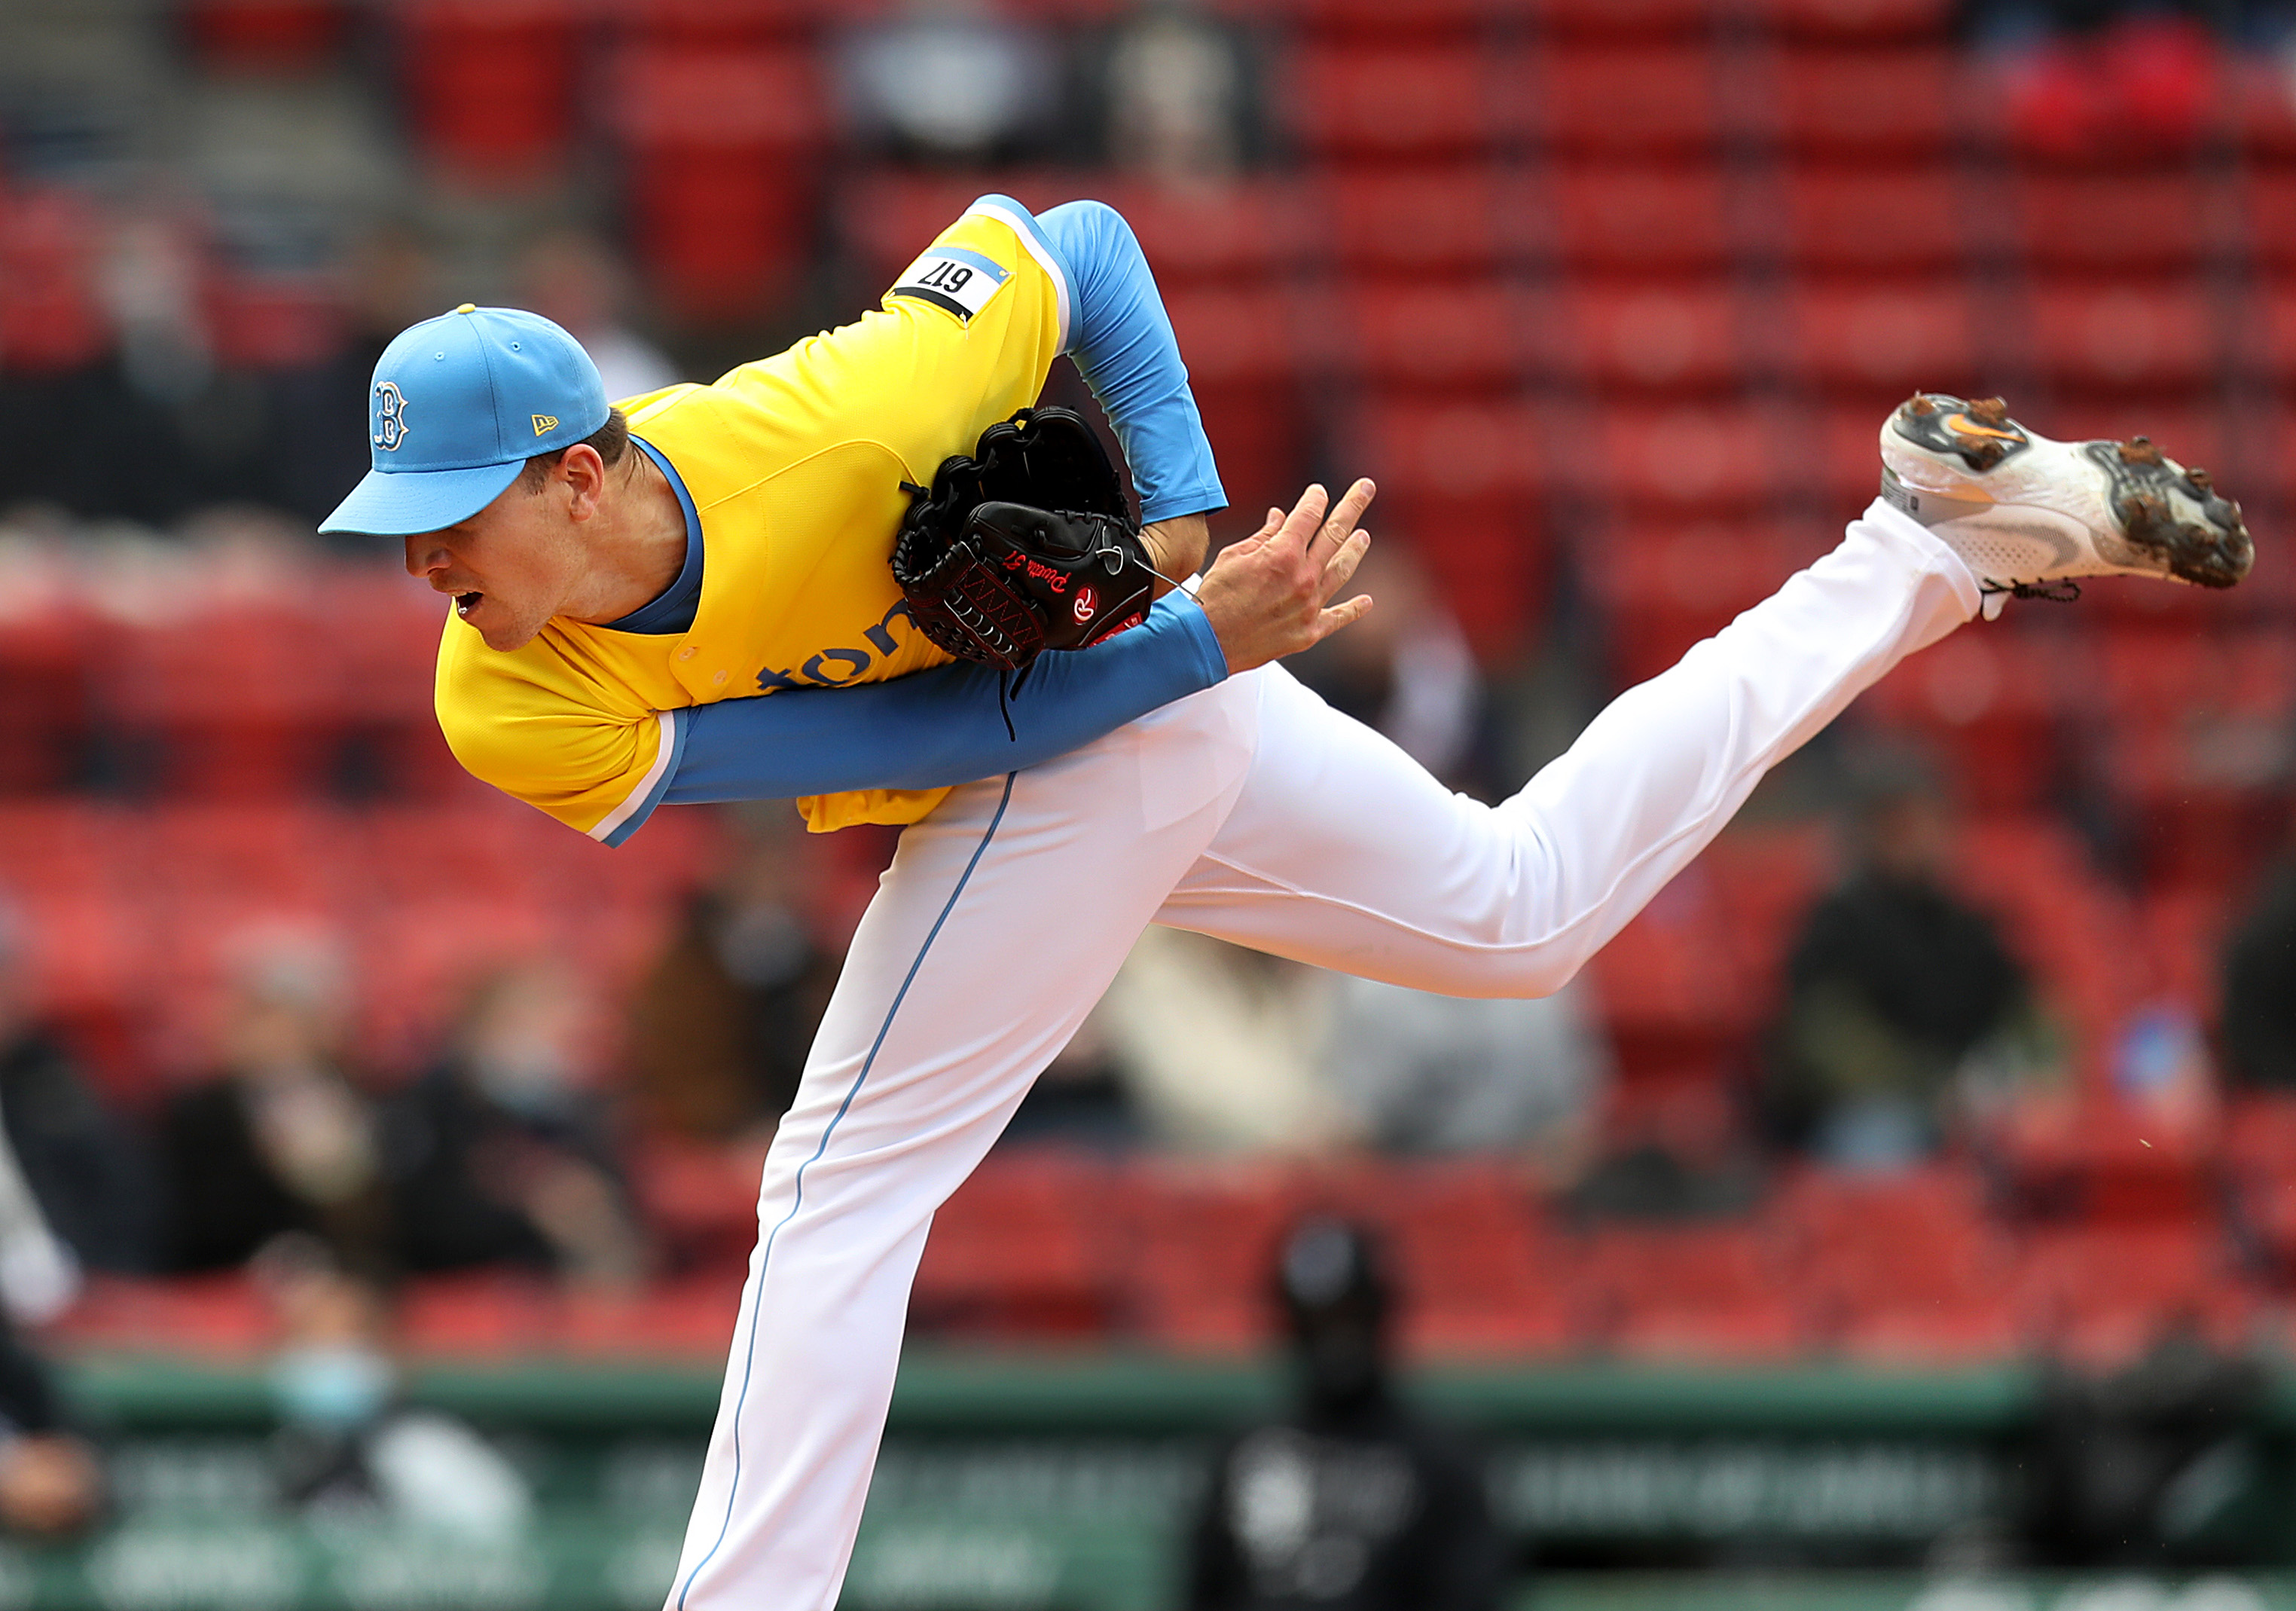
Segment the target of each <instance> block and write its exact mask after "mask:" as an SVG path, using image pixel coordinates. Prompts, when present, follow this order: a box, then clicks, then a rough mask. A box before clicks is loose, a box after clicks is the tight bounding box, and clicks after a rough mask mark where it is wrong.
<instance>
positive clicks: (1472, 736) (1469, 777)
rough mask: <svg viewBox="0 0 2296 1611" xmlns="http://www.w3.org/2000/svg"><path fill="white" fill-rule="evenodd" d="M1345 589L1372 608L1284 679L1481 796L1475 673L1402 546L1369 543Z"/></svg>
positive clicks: (1482, 757) (1454, 625)
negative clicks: (1364, 596) (1374, 604)
mask: <svg viewBox="0 0 2296 1611" xmlns="http://www.w3.org/2000/svg"><path fill="white" fill-rule="evenodd" d="M1348 591H1349V593H1350V594H1354V593H1368V594H1370V595H1371V596H1373V597H1374V598H1376V599H1377V600H1378V601H1379V608H1378V609H1376V610H1374V611H1373V612H1371V613H1370V614H1369V615H1366V616H1365V617H1364V619H1363V620H1362V621H1358V622H1357V623H1356V624H1355V625H1354V626H1352V627H1350V628H1349V629H1347V630H1346V631H1345V632H1341V633H1336V634H1334V635H1333V636H1332V637H1327V638H1325V639H1324V641H1323V643H1321V644H1320V645H1317V646H1316V648H1314V649H1313V650H1311V651H1309V652H1308V653H1305V654H1302V655H1300V656H1299V657H1297V658H1296V659H1295V660H1293V661H1292V662H1291V664H1292V670H1293V673H1294V674H1295V675H1296V676H1297V677H1298V678H1300V681H1302V682H1304V683H1306V684H1307V685H1308V686H1309V687H1311V688H1313V689H1315V691H1316V693H1318V694H1320V695H1323V696H1324V703H1327V704H1329V705H1331V706H1332V708H1333V709H1334V710H1337V711H1344V712H1345V713H1346V714H1348V715H1349V716H1352V717H1354V718H1355V719H1357V721H1360V722H1362V723H1364V724H1365V726H1366V727H1376V728H1377V729H1378V730H1379V731H1380V732H1382V733H1384V734H1385V735H1386V736H1388V737H1390V738H1391V739H1393V740H1394V741H1395V743H1396V744H1398V746H1399V747H1400V748H1401V749H1402V750H1403V751H1404V752H1405V753H1406V754H1407V755H1409V756H1410V757H1411V758H1412V759H1413V760H1415V761H1417V762H1418V763H1419V764H1420V765H1421V766H1423V767H1425V768H1426V769H1428V770H1429V771H1430V772H1432V773H1433V774H1434V775H1435V776H1436V777H1439V778H1440V779H1442V780H1443V782H1445V783H1447V784H1448V785H1451V786H1453V787H1454V788H1464V789H1466V790H1467V791H1468V792H1469V793H1475V794H1478V795H1483V796H1486V797H1488V795H1489V794H1490V789H1489V777H1488V774H1489V770H1490V768H1489V764H1488V755H1487V754H1486V753H1485V752H1486V751H1487V750H1488V743H1487V736H1486V734H1485V731H1484V722H1485V713H1484V703H1483V681H1482V673H1481V672H1480V670H1478V669H1477V667H1476V665H1475V657H1474V654H1473V653H1472V651H1470V650H1469V649H1468V647H1467V640H1466V637H1465V636H1464V634H1463V633H1461V631H1460V630H1459V623H1458V622H1457V621H1456V620H1455V619H1453V617H1452V615H1451V612H1449V610H1447V608H1445V607H1444V604H1443V602H1442V600H1441V598H1440V597H1439V596H1438V595H1437V593H1436V591H1435V589H1434V588H1433V587H1431V585H1430V584H1429V582H1428V579H1427V574H1426V572H1425V571H1423V570H1421V569H1420V568H1419V566H1418V564H1417V563H1416V562H1415V561H1414V560H1413V559H1412V557H1411V555H1410V552H1409V550H1408V549H1406V548H1405V547H1402V546H1401V545H1399V544H1396V543H1384V544H1376V545H1374V547H1373V548H1372V550H1371V552H1370V553H1369V554H1367V555H1365V557H1364V562H1363V565H1362V567H1361V568H1360V569H1358V570H1357V572H1356V578H1355V580H1354V582H1353V583H1352V584H1350V586H1349V589H1348ZM1374 622H1376V623H1377V624H1376V625H1374Z"/></svg>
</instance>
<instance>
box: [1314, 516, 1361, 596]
mask: <svg viewBox="0 0 2296 1611" xmlns="http://www.w3.org/2000/svg"><path fill="white" fill-rule="evenodd" d="M1370 547H1371V533H1370V532H1368V531H1360V530H1359V531H1357V532H1355V533H1354V534H1352V535H1351V536H1349V538H1348V539H1347V540H1346V541H1345V542H1343V543H1341V545H1340V547H1339V550H1338V552H1336V553H1334V554H1333V555H1332V557H1331V558H1330V560H1329V561H1327V562H1326V563H1324V591H1323V595H1322V596H1323V597H1324V598H1326V599H1328V598H1330V597H1331V596H1332V595H1333V594H1334V593H1337V592H1338V591H1339V590H1340V589H1341V588H1344V587H1346V586H1347V585H1348V582H1349V579H1350V578H1352V577H1353V576H1354V575H1355V573H1356V567H1357V565H1359V564H1361V563H1363V556H1364V555H1365V551H1367V550H1368V549H1369V548H1370Z"/></svg>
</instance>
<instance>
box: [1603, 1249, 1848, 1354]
mask: <svg viewBox="0 0 2296 1611" xmlns="http://www.w3.org/2000/svg"><path fill="white" fill-rule="evenodd" d="M1582 1268H1583V1269H1584V1270H1586V1271H1587V1283H1588V1286H1589V1287H1590V1288H1591V1290H1592V1292H1593V1293H1594V1294H1595V1295H1596V1296H1597V1298H1598V1301H1599V1302H1600V1303H1602V1304H1603V1307H1604V1309H1605V1310H1606V1311H1608V1316H1609V1323H1608V1325H1607V1327H1605V1332H1606V1336H1607V1340H1608V1342H1609V1344H1610V1346H1611V1348H1613V1349H1614V1350H1616V1351H1617V1352H1620V1353H1622V1354H1625V1355H1627V1356H1628V1357H1629V1358H1638V1359H1674V1360H1684V1359H1695V1360H1712V1361H1724V1360H1736V1361H1754V1360H1776V1359H1783V1358H1788V1357H1791V1356H1792V1354H1794V1353H1795V1352H1799V1350H1800V1346H1801V1344H1802V1342H1803V1340H1804V1336H1805V1331H1806V1326H1805V1320H1804V1317H1803V1315H1802V1313H1801V1311H1800V1307H1799V1305H1798V1304H1797V1303H1796V1301H1795V1297H1794V1295H1792V1291H1791V1288H1790V1287H1788V1286H1786V1284H1785V1283H1784V1282H1783V1281H1781V1280H1780V1279H1779V1277H1780V1274H1781V1273H1782V1272H1781V1270H1780V1268H1779V1262H1778V1258H1777V1251H1776V1249H1775V1247H1773V1246H1772V1245H1770V1243H1769V1242H1768V1241H1767V1239H1766V1238H1765V1237H1764V1236H1763V1234H1762V1232H1761V1231H1760V1230H1759V1229H1757V1228H1756V1227H1753V1226H1751V1225H1714V1226H1705V1225H1702V1226H1693V1227H1673V1226H1668V1227H1650V1228H1644V1227H1639V1226H1635V1227H1629V1226H1606V1227H1603V1228H1602V1229H1597V1230H1595V1231H1594V1232H1592V1233H1591V1234H1589V1235H1588V1236H1587V1239H1586V1245H1585V1248H1584V1251H1583V1254H1582Z"/></svg>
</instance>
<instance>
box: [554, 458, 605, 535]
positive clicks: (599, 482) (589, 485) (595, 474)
mask: <svg viewBox="0 0 2296 1611" xmlns="http://www.w3.org/2000/svg"><path fill="white" fill-rule="evenodd" d="M550 479H551V480H552V481H563V482H564V483H565V484H566V489H567V491H568V493H569V494H570V499H571V502H570V508H569V513H570V514H572V515H573V517H574V518H575V519H576V520H578V521H586V520H588V519H589V518H590V517H591V516H592V515H594V514H596V513H597V512H598V500H599V498H600V497H602V496H603V494H604V492H605V489H606V461H605V460H604V459H603V458H601V457H599V456H598V450H597V449H596V448H593V447H592V446H590V444H589V443H587V442H577V443H575V444H574V445H573V446H572V447H571V448H568V449H567V450H566V451H565V452H564V453H563V454H562V455H560V456H559V459H558V464H557V465H556V466H555V468H553V471H552V472H551V476H550Z"/></svg>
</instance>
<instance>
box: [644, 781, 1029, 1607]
mask: <svg viewBox="0 0 2296 1611" xmlns="http://www.w3.org/2000/svg"><path fill="white" fill-rule="evenodd" d="M1019 776H1020V774H1019V773H1017V772H1007V773H1005V793H1004V794H1003V796H1002V797H1001V798H1000V799H998V801H996V815H995V816H993V817H991V818H989V819H988V828H987V830H986V831H985V832H983V833H982V834H981V835H980V843H979V844H977V845H975V846H973V848H972V860H970V861H968V862H966V863H965V864H964V873H963V874H962V875H959V876H958V878H957V881H956V887H955V889H953V890H951V891H950V892H948V900H947V901H946V902H945V903H944V904H943V905H942V907H941V908H940V916H938V917H936V918H934V919H933V925H932V928H931V931H930V932H929V933H926V935H925V941H924V943H923V944H922V945H921V946H919V947H917V955H916V960H914V962H912V963H910V964H909V971H908V974H907V975H906V977H905V978H903V979H902V981H901V988H900V989H899V990H898V991H896V992H895V994H894V996H893V1004H892V1006H890V1007H887V1008H886V1009H885V1021H884V1023H881V1024H879V1025H878V1026H877V1038H876V1039H875V1040H873V1041H871V1042H870V1043H869V1055H868V1056H866V1057H864V1058H863V1059H862V1060H861V1072H860V1073H857V1074H855V1075H854V1076H853V1083H852V1085H851V1086H850V1087H849V1088H848V1089H847V1090H846V1092H845V1100H844V1101H842V1102H840V1103H839V1104H838V1105H837V1111H836V1112H835V1113H834V1114H831V1115H830V1119H829V1123H828V1125H827V1126H826V1127H825V1128H824V1130H822V1132H821V1144H820V1145H819V1146H818V1147H815V1148H814V1149H813V1155H812V1156H811V1157H809V1158H808V1159H807V1160H806V1161H805V1162H804V1163H800V1164H799V1165H798V1166H797V1183H796V1189H795V1193H794V1196H793V1198H792V1200H791V1204H790V1208H789V1212H787V1213H785V1214H783V1216H782V1217H781V1218H780V1220H779V1221H775V1225H774V1228H773V1229H771V1230H769V1231H767V1233H766V1245H765V1246H764V1247H763V1248H762V1249H760V1250H759V1252H758V1286H757V1290H756V1291H755V1292H753V1293H752V1294H751V1295H750V1316H749V1319H750V1344H749V1348H748V1350H747V1351H746V1352H744V1353H743V1355H742V1388H741V1391H740V1392H739V1393H735V1394H734V1479H733V1481H731V1482H730V1483H728V1484H726V1519H725V1520H724V1521H722V1522H720V1523H718V1524H717V1539H716V1541H714V1542H712V1543H711V1544H710V1546H709V1553H708V1554H706V1555H704V1556H703V1557H702V1558H701V1559H700V1560H698V1561H696V1562H694V1563H693V1571H691V1572H689V1573H687V1574H685V1582H683V1583H681V1584H680V1585H679V1586H678V1590H677V1604H678V1607H679V1611H685V1597H686V1596H687V1595H689V1594H691V1593H693V1580H694V1579H696V1578H698V1577H700V1576H701V1569H702V1568H703V1567H704V1566H708V1565H709V1563H710V1562H711V1561H713V1560H715V1559H716V1558H717V1551H718V1550H719V1549H722V1548H724V1547H725V1543H726V1533H727V1532H728V1531H730V1530H731V1529H732V1527H733V1525H734V1496H735V1495H736V1494H737V1493H738V1492H740V1491H741V1486H742V1406H743V1405H745V1404H747V1403H748V1402H749V1399H750V1375H751V1372H752V1371H753V1370H754V1369H756V1366H757V1359H758V1311H759V1310H760V1309H762V1308H763V1307H764V1305H765V1301H766V1270H767V1266H768V1265H770V1264H771V1263H772V1262H773V1257H774V1242H775V1239H776V1238H777V1237H780V1235H781V1234H782V1227H783V1226H785V1225H787V1224H788V1223H789V1222H790V1221H791V1220H794V1219H796V1218H797V1214H798V1210H799V1209H800V1208H803V1207H804V1206H805V1171H807V1170H808V1169H810V1168H812V1167H813V1166H814V1165H815V1164H816V1163H819V1162H820V1161H821V1155H823V1154H824V1153H825V1152H827V1151H828V1150H829V1138H831V1137H832V1136H834V1135H835V1134H836V1133H837V1127H838V1125H839V1124H840V1123H841V1122H843V1121H844V1118H845V1115H846V1114H849V1113H850V1112H851V1111H852V1109H853V1098H854V1097H857V1096H859V1095H860V1094H861V1086H862V1082H863V1081H865V1080H867V1079H868V1078H869V1071H870V1070H871V1069H873V1068H874V1067H876V1066H877V1054H878V1053H879V1052H880V1051H881V1050H883V1049H884V1045H885V1037H886V1036H887V1035H889V1034H890V1033H891V1032H892V1029H893V1019H894V1017H895V1016H896V1015H898V1013H899V1012H900V1010H901V1003H902V1002H904V1001H906V1000H907V999H908V998H909V986H911V985H912V984H914V983H915V982H916V980H917V970H918V969H920V968H922V966H924V965H925V956H926V954H927V953H928V952H930V951H931V949H932V946H933V941H936V940H938V939H939V938H940V931H941V926H942V925H944V924H946V923H947V921H948V915H949V914H950V913H951V912H953V911H955V909H956V902H957V898H958V897H959V896H961V895H963V894H964V886H965V885H966V884H971V883H972V873H973V869H974V868H976V867H979V866H980V859H981V857H983V856H984V855H986V854H988V845H989V842H990V841H991V840H993V839H995V838H996V829H997V826H998V825H999V824H1001V823H1002V822H1003V821H1004V820H1005V807H1007V806H1009V805H1011V804H1012V803H1013V779H1014V778H1016V777H1019Z"/></svg>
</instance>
